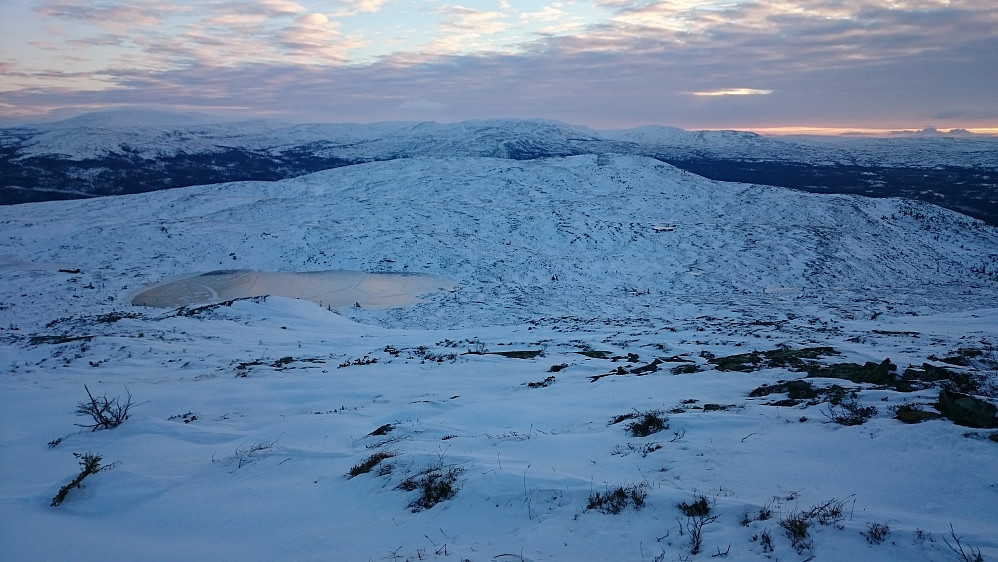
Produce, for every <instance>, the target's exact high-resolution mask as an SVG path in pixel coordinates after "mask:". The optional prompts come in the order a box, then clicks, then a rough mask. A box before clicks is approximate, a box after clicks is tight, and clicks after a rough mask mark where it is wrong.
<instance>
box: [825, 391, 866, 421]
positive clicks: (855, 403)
mask: <svg viewBox="0 0 998 562" xmlns="http://www.w3.org/2000/svg"><path fill="white" fill-rule="evenodd" d="M824 414H825V416H827V417H828V419H830V420H832V421H833V422H835V423H837V424H839V425H863V424H864V423H866V422H867V421H869V419H870V418H872V417H873V416H875V415H877V407H876V406H861V405H860V404H859V399H858V398H857V397H856V396H855V395H851V396H849V398H846V399H844V400H842V401H841V402H839V403H838V404H830V405H829V406H828V410H827V411H826V412H824Z"/></svg>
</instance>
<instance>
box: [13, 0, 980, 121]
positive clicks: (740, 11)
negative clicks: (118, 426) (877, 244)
mask: <svg viewBox="0 0 998 562" xmlns="http://www.w3.org/2000/svg"><path fill="white" fill-rule="evenodd" d="M123 107H129V108H135V107H137V108H155V109H160V110H179V111H196V112H203V113H209V114H212V115H225V116H236V117H250V118H266V119H274V120H285V121H293V122H375V121H397V120H405V121H409V120H432V121H440V122H453V121H460V120H465V119H479V118H495V117H520V118H546V119H556V120H560V121H564V122H567V123H572V124H576V125H587V126H590V127H593V128H597V129H617V128H629V127H636V126H641V125H651V124H658V125H671V126H677V127H683V128H688V129H723V128H732V129H749V130H763V129H768V130H780V129H783V128H786V130H790V128H803V129H807V128H819V129H820V128H828V129H843V130H876V129H886V130H890V129H920V128H923V127H937V128H940V129H950V128H966V129H970V130H984V129H994V130H996V131H998V5H996V3H995V1H994V0H727V1H707V2H694V1H690V0H661V1H653V0H595V1H587V2H583V1H571V0H564V1H559V2H547V1H530V2H528V1H517V0H499V1H494V0H461V1H460V3H445V2H436V1H414V0H399V1H394V0H332V1H313V0H300V1H293V0H238V1H236V0H202V1H183V0H182V1H174V2H166V1H162V0H144V1H143V2H120V1H117V0H103V1H98V2H90V1H78V0H0V124H3V123H4V122H6V123H15V122H30V121H48V120H54V119H59V118H66V117H70V116H73V115H76V114H80V113H85V112H89V111H95V110H106V109H113V108H123Z"/></svg>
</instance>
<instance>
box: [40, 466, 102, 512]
mask: <svg viewBox="0 0 998 562" xmlns="http://www.w3.org/2000/svg"><path fill="white" fill-rule="evenodd" d="M73 456H74V457H76V458H78V459H80V467H81V469H80V473H79V474H77V475H76V478H74V479H73V481H72V482H70V483H69V484H66V485H65V486H63V487H62V488H59V493H57V494H56V495H55V497H53V498H52V503H51V504H50V505H51V506H52V507H56V506H58V505H60V504H61V503H62V502H63V501H64V500H65V499H66V495H67V494H69V491H70V490H72V489H73V488H79V487H80V483H81V482H83V479H84V478H86V477H87V476H90V475H91V474H97V473H98V472H100V471H102V470H109V469H111V468H113V467H114V465H113V464H109V465H107V466H101V464H100V461H101V455H100V454H99V453H73Z"/></svg>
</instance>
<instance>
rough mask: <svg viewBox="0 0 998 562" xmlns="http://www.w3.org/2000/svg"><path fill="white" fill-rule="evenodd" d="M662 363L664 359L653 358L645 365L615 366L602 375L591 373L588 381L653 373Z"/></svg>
mask: <svg viewBox="0 0 998 562" xmlns="http://www.w3.org/2000/svg"><path fill="white" fill-rule="evenodd" d="M634 357H635V358H637V355H634ZM662 363H664V361H662V360H660V359H655V360H654V361H652V362H651V363H648V364H647V365H640V366H638V367H631V368H628V367H630V366H629V365H628V366H627V367H617V368H616V369H614V370H612V371H610V372H609V373H606V374H602V375H593V376H591V377H589V381H590V382H596V381H598V380H600V379H602V378H603V377H611V376H624V375H638V376H641V375H647V374H648V373H654V372H656V371H658V366H659V365H661V364H662Z"/></svg>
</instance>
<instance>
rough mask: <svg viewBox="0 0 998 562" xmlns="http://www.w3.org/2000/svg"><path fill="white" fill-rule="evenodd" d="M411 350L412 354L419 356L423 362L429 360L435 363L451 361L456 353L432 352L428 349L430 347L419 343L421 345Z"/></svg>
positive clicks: (454, 359)
mask: <svg viewBox="0 0 998 562" xmlns="http://www.w3.org/2000/svg"><path fill="white" fill-rule="evenodd" d="M448 347H453V346H451V345H448ZM412 352H413V354H414V355H415V356H416V357H419V358H420V359H421V360H422V361H423V362H424V363H425V362H426V361H431V362H435V363H443V362H444V361H451V362H453V361H456V360H457V353H452V352H449V353H434V352H432V351H430V349H429V348H428V347H426V346H425V345H421V346H419V347H417V348H416V349H414V350H412Z"/></svg>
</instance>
